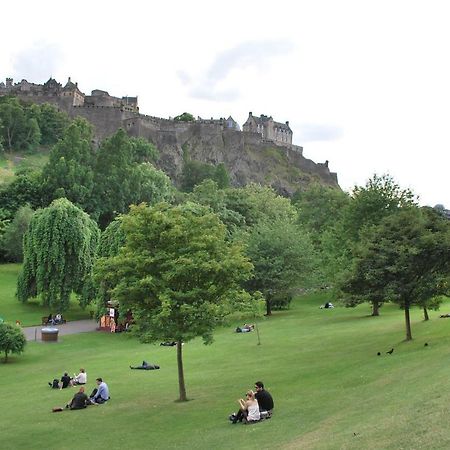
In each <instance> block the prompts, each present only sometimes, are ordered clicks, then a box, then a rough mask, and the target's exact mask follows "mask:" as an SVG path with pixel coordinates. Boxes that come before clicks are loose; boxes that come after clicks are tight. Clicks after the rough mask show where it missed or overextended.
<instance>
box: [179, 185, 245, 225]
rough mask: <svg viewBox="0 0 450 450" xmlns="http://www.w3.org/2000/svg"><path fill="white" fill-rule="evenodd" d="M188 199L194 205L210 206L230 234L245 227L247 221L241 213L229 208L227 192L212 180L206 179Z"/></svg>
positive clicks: (195, 188)
mask: <svg viewBox="0 0 450 450" xmlns="http://www.w3.org/2000/svg"><path fill="white" fill-rule="evenodd" d="M187 198H188V199H189V200H191V201H192V202H194V203H199V204H200V205H205V206H209V207H210V208H211V209H212V210H213V211H214V212H215V213H216V214H217V215H218V216H219V218H220V220H221V221H222V222H223V223H224V224H225V225H226V227H227V229H228V232H229V233H230V234H232V233H233V232H234V231H235V230H236V229H239V228H242V227H243V226H244V225H245V219H244V217H243V216H242V215H241V214H240V213H238V212H236V211H233V210H231V209H229V208H227V205H226V192H225V190H223V189H220V188H219V186H218V184H217V183H216V182H215V181H213V180H211V179H206V180H204V181H202V182H201V183H200V184H198V185H197V186H195V187H194V190H193V192H192V193H190V194H188V195H187Z"/></svg>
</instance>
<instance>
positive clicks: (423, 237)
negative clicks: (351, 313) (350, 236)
mask: <svg viewBox="0 0 450 450" xmlns="http://www.w3.org/2000/svg"><path fill="white" fill-rule="evenodd" d="M449 275H450V222H449V221H448V220H446V219H444V218H443V217H441V216H439V215H438V213H436V212H435V211H433V210H431V209H419V208H417V207H413V206H410V207H405V208H402V209H400V210H399V211H397V212H394V213H392V214H391V215H389V216H387V217H385V218H384V219H382V221H381V223H380V224H378V225H376V226H374V227H372V228H371V229H370V230H368V231H367V232H366V233H365V234H364V236H363V238H362V240H361V242H360V244H359V245H358V246H357V248H356V249H355V259H354V262H353V265H352V268H351V270H350V271H349V273H348V274H347V276H346V277H345V278H344V279H343V280H342V282H341V284H340V289H341V290H342V291H343V293H344V294H347V295H349V296H351V297H354V296H356V297H359V299H360V301H374V300H375V301H386V300H389V301H392V302H395V303H398V304H399V306H400V307H401V308H402V309H404V310H405V319H406V321H405V322H406V339H407V340H410V339H412V334H411V328H410V322H409V309H410V307H411V306H412V305H420V306H425V305H427V302H431V304H434V303H435V302H436V299H437V298H438V297H439V296H440V295H443V294H448V292H449V288H448V284H447V283H448V277H449ZM433 306H434V307H435V306H436V305H433Z"/></svg>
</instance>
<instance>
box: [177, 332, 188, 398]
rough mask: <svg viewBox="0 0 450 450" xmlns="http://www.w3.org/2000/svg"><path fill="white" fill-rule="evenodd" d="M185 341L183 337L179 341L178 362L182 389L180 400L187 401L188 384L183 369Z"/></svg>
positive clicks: (179, 384)
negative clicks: (186, 384)
mask: <svg viewBox="0 0 450 450" xmlns="http://www.w3.org/2000/svg"><path fill="white" fill-rule="evenodd" d="M182 345H183V343H182V342H181V339H180V340H178V341H177V363H178V387H179V389H180V398H179V400H180V402H185V401H187V398H186V386H185V384H184V371H183V347H182Z"/></svg>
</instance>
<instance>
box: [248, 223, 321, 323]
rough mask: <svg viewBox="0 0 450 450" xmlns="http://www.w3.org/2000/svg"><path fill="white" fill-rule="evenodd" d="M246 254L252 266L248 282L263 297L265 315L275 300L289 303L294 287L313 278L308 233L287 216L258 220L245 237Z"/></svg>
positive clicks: (314, 268)
mask: <svg viewBox="0 0 450 450" xmlns="http://www.w3.org/2000/svg"><path fill="white" fill-rule="evenodd" d="M245 241H246V243H247V250H246V253H247V255H248V256H249V258H250V259H251V261H252V263H253V265H254V276H253V278H251V279H250V280H249V281H248V282H247V286H248V287H249V288H250V289H251V290H252V291H260V292H262V293H263V295H264V297H265V300H266V314H267V315H271V314H272V307H273V304H274V303H275V302H277V303H283V302H284V303H288V302H289V301H290V297H291V293H292V291H293V290H294V289H295V288H299V287H310V286H312V285H314V282H315V281H316V271H317V266H316V265H317V259H316V255H315V250H314V246H313V244H312V242H311V239H310V237H309V235H308V233H307V232H306V231H305V230H304V229H301V228H300V227H299V226H298V225H296V224H295V223H294V222H293V221H292V220H289V219H278V220H275V221H273V222H260V223H259V224H257V225H255V226H254V227H253V228H252V229H251V231H250V232H249V234H248V235H247V236H246V238H245Z"/></svg>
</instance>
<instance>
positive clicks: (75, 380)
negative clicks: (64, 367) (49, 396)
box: [48, 368, 87, 389]
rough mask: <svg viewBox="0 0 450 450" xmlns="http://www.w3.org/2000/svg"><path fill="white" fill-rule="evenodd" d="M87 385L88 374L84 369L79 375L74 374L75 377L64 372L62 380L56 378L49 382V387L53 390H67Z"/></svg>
mask: <svg viewBox="0 0 450 450" xmlns="http://www.w3.org/2000/svg"><path fill="white" fill-rule="evenodd" d="M86 383H87V373H86V371H85V370H84V369H83V368H81V369H80V372H79V373H78V375H76V374H75V373H74V374H73V377H70V376H69V374H68V373H67V372H64V374H63V376H62V377H61V379H60V380H58V379H57V378H55V379H54V380H53V381H52V382H50V381H49V382H48V385H49V386H50V387H51V388H53V389H66V388H68V387H69V386H78V385H84V384H86Z"/></svg>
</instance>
